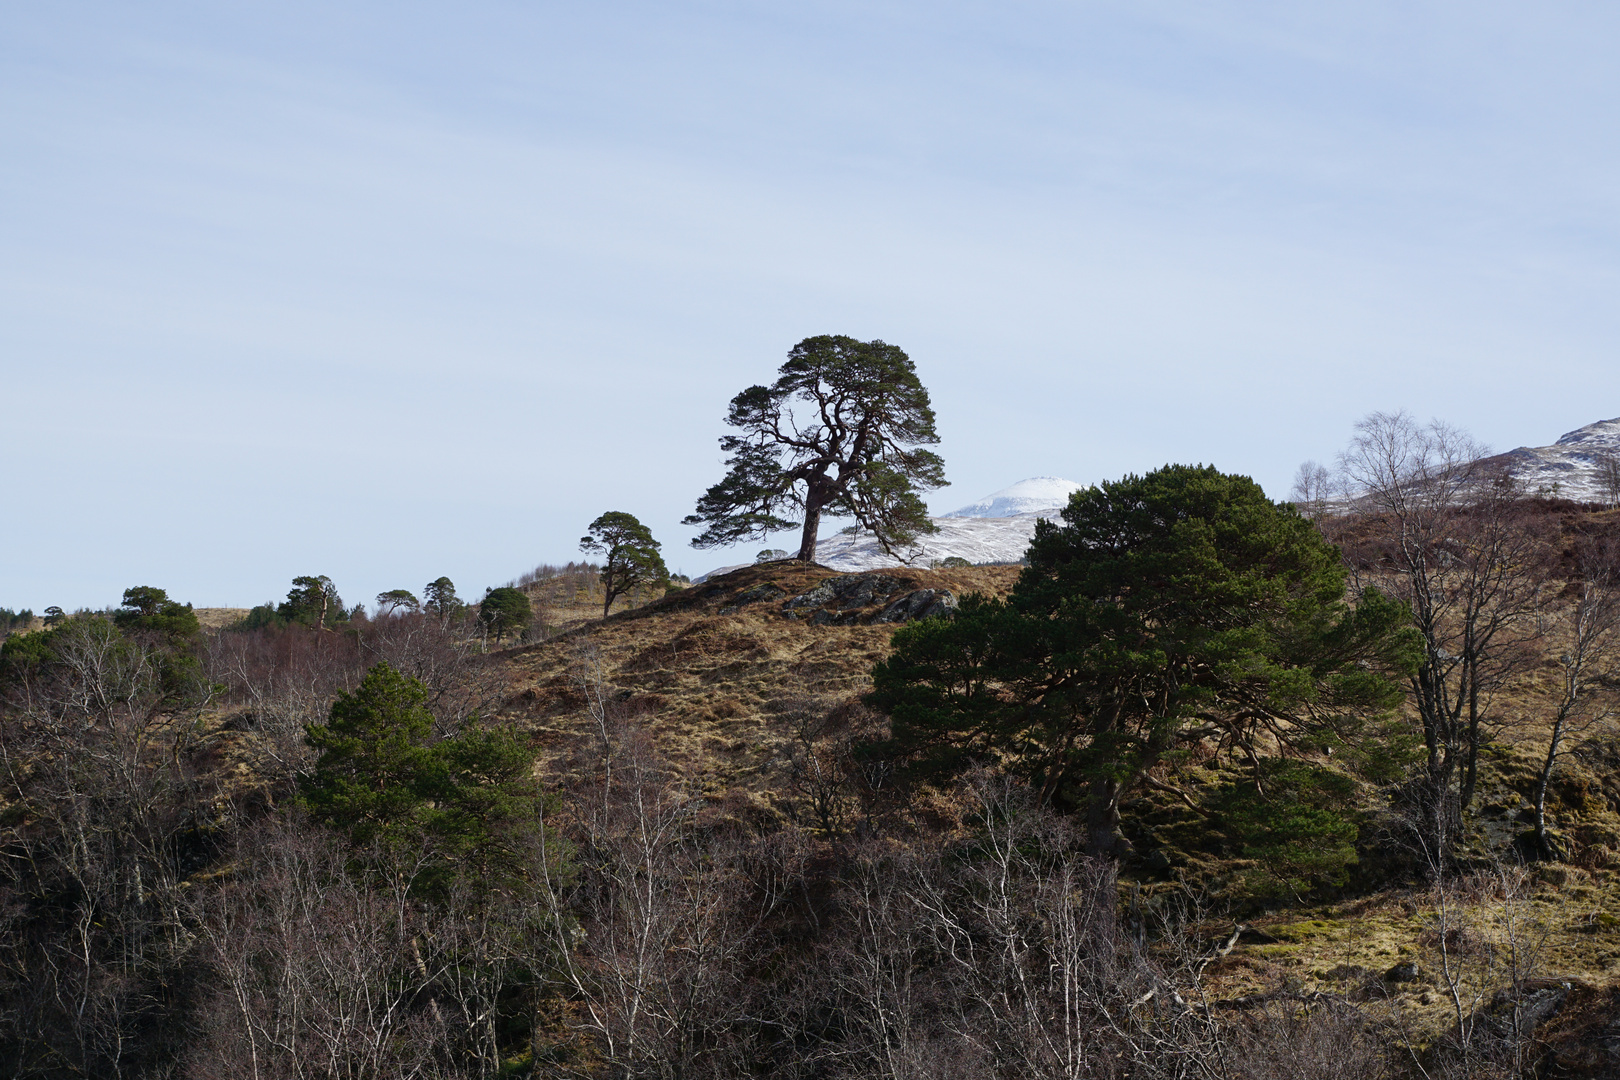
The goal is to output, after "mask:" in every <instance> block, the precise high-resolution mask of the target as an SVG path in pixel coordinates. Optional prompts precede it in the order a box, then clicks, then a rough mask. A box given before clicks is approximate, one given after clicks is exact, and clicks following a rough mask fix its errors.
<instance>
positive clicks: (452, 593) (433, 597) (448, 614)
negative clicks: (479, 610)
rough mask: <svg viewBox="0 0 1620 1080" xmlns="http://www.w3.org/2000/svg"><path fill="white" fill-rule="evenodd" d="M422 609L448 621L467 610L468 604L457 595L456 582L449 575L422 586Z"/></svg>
mask: <svg viewBox="0 0 1620 1080" xmlns="http://www.w3.org/2000/svg"><path fill="white" fill-rule="evenodd" d="M422 601H423V602H422V610H423V611H425V612H427V613H428V614H429V615H437V616H438V617H439V618H440V619H441V620H443V621H446V622H448V621H449V620H451V619H454V618H456V617H457V616H459V615H460V614H461V613H462V612H463V611H465V610H466V608H467V605H466V604H464V603H462V602H461V597H459V596H457V595H456V584H455V582H453V581H451V580H450V579H449V578H447V577H441V578H437V579H435V580H433V581H430V582H428V583H427V584H426V585H424V586H422Z"/></svg>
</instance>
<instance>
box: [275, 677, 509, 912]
mask: <svg viewBox="0 0 1620 1080" xmlns="http://www.w3.org/2000/svg"><path fill="white" fill-rule="evenodd" d="M427 702H428V690H427V687H426V686H425V685H423V683H422V682H421V681H420V680H417V679H414V678H411V677H410V676H408V675H404V674H401V673H400V672H398V671H396V670H394V668H392V667H390V666H389V665H387V664H378V665H376V666H375V667H373V668H372V669H371V670H370V671H369V672H367V673H366V676H365V678H364V679H362V680H361V682H360V685H359V687H357V688H356V689H355V691H354V692H353V693H343V694H340V695H339V696H338V699H337V700H336V701H335V702H333V703H332V709H331V713H330V715H329V718H328V720H327V722H326V723H325V724H311V725H309V726H308V727H307V728H306V729H305V733H306V738H307V739H308V742H309V745H310V746H311V747H313V748H314V749H315V750H317V751H319V753H320V757H319V758H318V759H317V760H316V762H315V765H314V768H313V769H311V770H310V772H309V773H307V774H306V775H305V776H303V777H301V778H300V781H299V786H298V787H299V795H298V798H299V802H300V804H301V805H302V806H303V807H304V809H305V810H307V811H308V813H309V814H310V816H311V817H313V818H314V819H315V820H317V821H320V822H322V823H324V824H326V825H330V826H332V827H334V828H336V829H338V830H340V831H341V832H343V833H344V834H345V835H347V836H348V837H349V838H350V840H351V841H352V842H354V843H355V844H356V845H357V846H364V845H368V844H371V843H373V842H377V843H381V844H383V845H384V846H386V847H391V848H406V849H411V850H418V849H420V850H423V851H425V852H427V853H428V855H429V860H430V865H429V868H428V870H426V871H424V876H423V877H422V878H421V887H422V888H424V889H427V890H429V891H432V890H434V889H439V888H442V887H443V886H444V883H445V882H446V881H448V880H449V878H450V877H453V876H454V873H455V871H456V869H457V867H458V866H459V867H461V868H463V869H467V870H469V871H471V872H472V873H474V874H475V875H476V876H478V877H480V878H483V879H485V880H488V881H507V880H509V879H510V877H511V875H512V874H514V873H516V872H517V869H516V868H517V867H519V866H520V865H522V859H521V858H519V856H518V854H517V842H518V839H519V837H520V836H521V834H522V833H523V831H524V829H525V828H528V827H530V826H531V825H532V823H533V822H534V821H535V820H536V809H537V807H538V806H539V804H540V799H541V794H540V791H539V788H538V786H537V785H536V784H535V782H534V780H533V779H532V778H531V777H530V775H529V768H530V763H531V762H532V761H533V758H534V755H533V753H532V751H530V750H529V749H528V748H527V747H526V746H524V745H523V743H522V742H521V741H520V740H519V739H518V737H517V736H516V735H515V734H514V733H513V732H511V731H510V730H506V729H485V728H482V727H480V726H479V725H478V724H477V722H476V717H474V721H473V722H472V723H469V724H467V725H466V726H465V727H464V728H463V729H462V730H461V731H460V732H458V733H457V734H455V735H452V736H449V737H446V738H437V737H435V734H434V727H435V724H434V718H433V715H432V713H430V712H429V711H428V707H427Z"/></svg>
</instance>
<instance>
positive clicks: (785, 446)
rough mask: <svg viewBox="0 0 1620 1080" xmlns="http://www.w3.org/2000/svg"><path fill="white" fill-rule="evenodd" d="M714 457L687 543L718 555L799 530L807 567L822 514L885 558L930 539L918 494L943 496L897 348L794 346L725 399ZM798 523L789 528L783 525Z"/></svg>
mask: <svg viewBox="0 0 1620 1080" xmlns="http://www.w3.org/2000/svg"><path fill="white" fill-rule="evenodd" d="M726 423H727V424H730V425H731V426H732V427H734V428H738V429H739V430H740V431H741V434H737V435H727V436H725V437H724V438H722V439H721V440H720V448H721V449H722V450H724V451H725V452H726V453H727V454H729V455H730V456H729V457H728V458H727V459H726V465H727V468H728V471H727V473H726V475H725V477H724V478H723V479H722V480H721V481H720V482H719V483H718V484H715V485H714V486H713V487H711V488H710V489H709V490H708V491H707V492H705V493H704V495H703V497H702V498H701V499H699V500H698V504H697V512H696V513H694V514H692V515H690V516H689V517H687V518H686V521H685V523H686V524H688V525H704V526H707V527H706V528H705V530H704V532H703V533H702V535H700V536H699V537H698V538H697V539H696V540H693V541H692V546H694V547H698V548H710V547H721V546H725V545H729V544H734V543H739V542H741V541H744V540H750V539H762V538H764V537H765V536H766V535H767V534H769V533H772V532H778V531H781V530H784V529H792V528H802V534H801V538H800V544H799V553H798V557H799V558H800V559H802V560H804V561H806V562H813V561H814V560H815V554H816V534H817V531H818V529H819V527H820V520H821V516H822V514H823V513H827V514H834V515H840V516H848V517H853V518H855V519H856V521H858V522H859V523H860V524H861V525H862V526H863V527H864V528H866V529H868V530H870V531H871V532H872V533H873V534H874V535H875V536H876V537H877V540H878V543H879V544H880V545H881V546H882V547H883V550H884V551H887V552H889V553H890V554H895V553H896V549H900V548H904V547H905V546H906V545H908V544H910V543H912V542H913V541H915V540H916V538H917V537H918V536H919V535H922V534H924V533H930V532H935V531H937V527H936V526H935V525H933V524H932V523H931V522H930V521H929V519H928V510H927V507H926V506H925V505H924V504H923V501H922V499H921V497H920V495H919V493H920V492H923V491H930V490H933V489H934V488H938V487H943V486H944V485H945V483H946V481H945V463H944V462H943V461H942V460H940V457H939V455H938V454H935V453H934V452H932V451H931V450H926V449H922V447H925V446H931V445H934V444H936V443H938V442H939V436H938V435H937V434H936V433H935V431H934V410H933V408H932V406H930V404H929V401H928V391H927V389H926V388H925V387H924V386H923V384H922V382H921V381H920V380H919V379H918V378H917V372H916V368H915V367H914V366H913V365H912V362H911V359H910V358H909V357H908V356H906V354H905V352H903V351H902V350H901V349H900V348H899V347H898V346H895V345H889V344H886V343H885V342H882V341H857V340H855V339H854V338H851V337H845V336H843V335H823V336H821V337H812V338H805V339H804V340H803V341H801V342H799V344H797V345H795V346H794V347H793V350H792V351H791V352H790V353H788V359H787V363H785V364H783V365H782V367H781V368H780V369H779V377H778V378H777V380H776V382H775V383H773V384H772V385H770V386H751V387H749V388H748V389H746V390H744V391H743V392H742V393H740V394H738V395H737V396H736V397H735V398H733V399H732V400H731V411H730V413H729V414H728V415H727V417H726ZM794 518H797V519H798V520H794Z"/></svg>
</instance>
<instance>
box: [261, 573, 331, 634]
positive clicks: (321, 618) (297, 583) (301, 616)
mask: <svg viewBox="0 0 1620 1080" xmlns="http://www.w3.org/2000/svg"><path fill="white" fill-rule="evenodd" d="M292 586H293V587H292V589H291V591H289V592H288V593H287V599H286V600H285V601H283V602H282V603H281V604H280V605H279V606H277V608H276V614H277V615H278V616H280V617H281V618H282V619H284V620H286V621H287V622H294V623H301V624H302V625H304V626H313V627H314V628H315V629H317V630H321V629H325V627H326V624H327V622H328V621H341V620H342V619H345V618H347V615H348V612H347V611H346V610H345V609H344V607H343V599H342V598H341V597H339V596H338V591H337V586H336V585H334V584H332V579H331V578H329V577H327V576H326V575H325V574H318V575H307V576H304V577H295V578H293V582H292Z"/></svg>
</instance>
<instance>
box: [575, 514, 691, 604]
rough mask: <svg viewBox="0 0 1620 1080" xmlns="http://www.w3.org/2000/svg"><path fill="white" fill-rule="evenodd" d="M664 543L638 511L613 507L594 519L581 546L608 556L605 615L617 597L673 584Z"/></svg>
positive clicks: (603, 589)
mask: <svg viewBox="0 0 1620 1080" xmlns="http://www.w3.org/2000/svg"><path fill="white" fill-rule="evenodd" d="M662 547H663V545H662V544H660V543H659V542H658V541H656V540H654V539H653V536H652V531H651V530H649V529H648V528H647V526H645V525H643V524H642V523H641V522H640V521H638V520H637V519H636V517H635V515H634V514H627V513H624V512H623V511H622V510H610V511H608V512H607V513H605V514H603V515H602V516H601V517H599V518H597V519H596V520H595V521H593V522H591V527H590V530H589V531H588V532H587V533H586V534H585V535H584V536H582V537H581V538H580V541H579V549H580V550H581V551H585V552H589V553H591V554H593V555H602V556H605V559H604V562H603V566H602V591H603V594H604V595H603V598H602V617H603V618H604V619H605V618H607V613H608V609H609V608H611V607H612V606H613V601H614V600H615V599H617V598H618V597H620V596H623V595H624V594H625V593H627V592H629V591H630V590H632V589H637V588H659V589H661V588H663V587H664V586H666V585H668V584H669V568H668V567H666V566H665V565H664V557H663V556H662V555H660V554H659V549H660V548H662Z"/></svg>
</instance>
